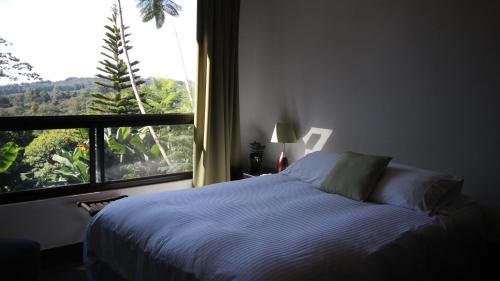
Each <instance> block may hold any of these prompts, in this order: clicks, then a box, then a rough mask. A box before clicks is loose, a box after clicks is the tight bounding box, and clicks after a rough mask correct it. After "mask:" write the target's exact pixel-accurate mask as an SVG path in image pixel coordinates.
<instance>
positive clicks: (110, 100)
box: [90, 89, 144, 114]
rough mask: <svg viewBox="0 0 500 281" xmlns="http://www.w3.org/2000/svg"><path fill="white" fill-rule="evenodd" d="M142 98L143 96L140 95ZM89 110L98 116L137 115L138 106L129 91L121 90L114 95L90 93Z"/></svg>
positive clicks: (131, 92)
mask: <svg viewBox="0 0 500 281" xmlns="http://www.w3.org/2000/svg"><path fill="white" fill-rule="evenodd" d="M141 96H142V98H144V95H141ZM92 97H93V99H92V105H91V106H90V109H91V110H92V111H93V112H94V113H100V114H138V113H140V111H139V106H138V105H137V101H136V99H135V96H134V93H133V91H132V90H131V89H126V90H121V91H119V92H116V93H107V94H103V93H100V92H94V93H92Z"/></svg>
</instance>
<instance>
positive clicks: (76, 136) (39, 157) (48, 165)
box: [23, 129, 88, 187]
mask: <svg viewBox="0 0 500 281" xmlns="http://www.w3.org/2000/svg"><path fill="white" fill-rule="evenodd" d="M87 141H88V131H87V130H85V129H64V130H46V131H42V132H41V133H40V134H39V135H38V136H36V138H34V139H33V141H31V143H30V144H29V145H28V146H26V148H25V152H24V159H23V162H24V163H25V164H26V165H28V166H29V167H31V170H30V172H29V173H26V174H25V177H26V178H27V179H29V180H32V181H33V184H34V185H35V186H39V187H43V186H50V185H53V184H54V182H56V181H58V179H57V177H56V175H57V173H55V171H56V170H57V169H58V168H59V164H58V163H57V162H56V161H54V160H53V155H55V154H58V153H60V151H61V150H66V151H73V150H74V148H75V147H77V146H78V145H84V144H85V143H86V142H87Z"/></svg>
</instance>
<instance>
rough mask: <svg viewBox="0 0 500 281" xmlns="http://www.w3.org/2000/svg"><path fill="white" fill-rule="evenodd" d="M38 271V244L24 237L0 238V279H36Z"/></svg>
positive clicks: (30, 280)
mask: <svg viewBox="0 0 500 281" xmlns="http://www.w3.org/2000/svg"><path fill="white" fill-rule="evenodd" d="M39 272H40V244H39V243H38V242H36V241H32V240H25V239H6V238H0V276H1V277H0V279H2V280H5V281H9V280H16V281H36V280H38V276H39Z"/></svg>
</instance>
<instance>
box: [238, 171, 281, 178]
mask: <svg viewBox="0 0 500 281" xmlns="http://www.w3.org/2000/svg"><path fill="white" fill-rule="evenodd" d="M275 173H276V171H275V170H274V169H270V168H264V169H262V173H260V174H252V173H250V171H244V172H243V178H244V179H248V178H252V177H258V176H262V175H268V174H275Z"/></svg>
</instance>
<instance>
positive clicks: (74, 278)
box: [40, 263, 87, 281]
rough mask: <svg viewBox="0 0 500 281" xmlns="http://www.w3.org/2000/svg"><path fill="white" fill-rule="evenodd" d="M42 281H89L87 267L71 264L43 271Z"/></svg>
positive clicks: (41, 274)
mask: <svg viewBox="0 0 500 281" xmlns="http://www.w3.org/2000/svg"><path fill="white" fill-rule="evenodd" d="M40 281H87V276H86V274H85V266H84V265H83V264H82V263H70V264H63V265H60V266H55V267H51V268H45V269H42V270H41V273H40Z"/></svg>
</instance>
